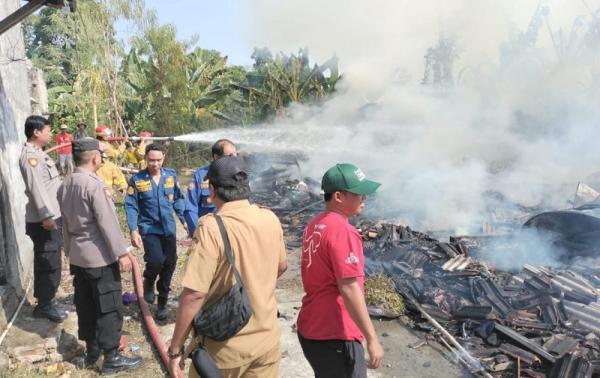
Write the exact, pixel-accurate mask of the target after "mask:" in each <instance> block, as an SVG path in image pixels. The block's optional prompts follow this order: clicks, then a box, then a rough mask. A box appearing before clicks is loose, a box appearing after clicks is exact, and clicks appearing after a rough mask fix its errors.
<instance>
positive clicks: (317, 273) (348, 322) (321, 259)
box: [298, 211, 365, 341]
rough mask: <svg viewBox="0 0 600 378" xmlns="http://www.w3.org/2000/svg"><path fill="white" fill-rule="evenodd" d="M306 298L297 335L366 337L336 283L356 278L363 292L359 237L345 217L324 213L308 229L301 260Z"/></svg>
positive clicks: (317, 338)
mask: <svg viewBox="0 0 600 378" xmlns="http://www.w3.org/2000/svg"><path fill="white" fill-rule="evenodd" d="M301 259H302V260H301V273H302V284H303V286H304V292H305V293H306V294H305V295H304V298H303V299H302V308H301V309H300V313H299V315H298V332H299V333H300V334H301V335H302V336H303V337H304V338H307V339H312V340H358V341H362V340H363V339H364V336H363V335H362V333H361V332H360V330H359V328H358V326H357V325H356V323H354V320H352V318H351V317H350V314H349V313H348V310H347V309H346V305H345V304H344V300H343V298H342V296H341V294H340V292H339V289H338V285H337V280H338V279H342V278H356V279H357V281H358V283H359V285H360V287H361V289H362V290H363V291H364V263H365V262H364V256H363V249H362V241H361V237H360V234H359V233H358V231H357V230H356V228H354V226H352V225H351V224H350V223H349V222H348V220H347V219H346V218H344V217H343V216H342V215H340V214H338V213H335V212H332V211H325V212H323V213H321V214H319V215H317V217H315V218H314V219H313V220H312V221H311V222H310V223H309V224H308V226H307V227H306V229H305V231H304V236H303V240H302V257H301Z"/></svg>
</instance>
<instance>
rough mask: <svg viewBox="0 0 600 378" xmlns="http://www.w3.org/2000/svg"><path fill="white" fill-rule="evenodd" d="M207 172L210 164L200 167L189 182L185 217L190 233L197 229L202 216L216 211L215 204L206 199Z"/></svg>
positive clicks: (207, 192)
mask: <svg viewBox="0 0 600 378" xmlns="http://www.w3.org/2000/svg"><path fill="white" fill-rule="evenodd" d="M206 173H208V166H206V167H202V168H200V169H198V170H197V171H196V172H194V175H193V176H192V178H191V179H190V182H189V184H188V193H187V194H188V195H187V200H186V201H185V212H184V218H185V222H186V223H187V227H188V231H189V233H190V235H192V234H193V233H194V231H195V230H196V225H197V224H198V219H199V218H200V217H201V216H203V215H206V214H208V213H214V212H215V205H213V204H212V203H208V202H207V201H206V199H207V198H208V195H209V191H208V180H207V179H206Z"/></svg>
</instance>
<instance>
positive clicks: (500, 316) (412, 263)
mask: <svg viewBox="0 0 600 378" xmlns="http://www.w3.org/2000/svg"><path fill="white" fill-rule="evenodd" d="M357 227H358V228H359V229H360V230H361V233H362V235H363V238H364V239H365V242H364V246H365V255H366V256H367V264H366V270H367V274H381V273H383V274H386V275H388V276H390V277H392V279H393V280H394V282H395V284H396V288H397V290H398V291H399V292H400V293H401V294H402V295H404V296H405V297H407V298H409V299H410V300H409V303H408V307H409V309H410V308H411V303H410V302H411V300H412V310H413V313H414V314H415V315H416V316H415V317H414V318H415V319H417V321H416V323H415V325H416V326H418V327H420V328H422V329H426V330H431V331H432V332H433V334H435V335H436V336H438V337H437V338H438V339H440V338H441V339H444V340H441V341H443V343H444V344H445V345H448V341H449V340H448V338H450V339H452V340H450V341H452V342H454V343H455V344H454V345H456V346H457V347H458V348H459V350H458V351H457V352H456V353H457V357H458V358H459V359H461V360H463V361H465V360H466V361H467V362H468V361H469V360H470V361H476V362H477V366H473V364H472V363H471V364H468V365H470V366H469V367H471V368H472V369H473V370H478V371H479V372H480V373H483V374H484V375H487V376H490V375H492V376H503V377H504V376H507V377H508V376H516V377H520V376H530V377H591V376H592V375H597V374H600V341H599V339H598V335H600V301H599V300H598V290H597V288H600V274H598V273H597V271H596V270H594V269H593V268H592V267H590V268H586V267H578V268H577V269H575V268H570V269H569V270H565V269H562V270H559V269H549V268H543V267H534V266H527V265H526V266H524V267H523V270H522V271H521V272H520V273H518V274H512V273H508V272H501V271H495V270H494V269H493V267H490V266H488V265H487V264H486V263H485V262H484V261H478V260H477V258H475V257H474V256H475V252H476V251H477V250H478V249H481V248H485V247H486V238H485V237H484V238H479V239H478V238H474V237H456V238H450V239H449V242H447V243H446V242H440V241H438V240H436V239H434V238H431V237H430V236H428V235H426V234H423V233H420V232H416V231H413V230H411V229H410V228H409V227H404V226H397V225H393V224H378V225H373V224H368V223H363V224H359V225H357ZM417 310H419V311H417ZM423 318H432V319H430V321H429V322H427V321H423V320H421V319H423ZM433 323H435V324H437V326H438V327H437V328H435V327H432V326H431V324H433ZM439 326H441V327H439ZM440 331H441V332H440ZM445 331H447V332H445ZM444 335H445V336H447V337H444ZM452 342H451V343H450V344H452ZM461 346H462V348H461ZM448 347H450V348H451V346H450V345H448ZM465 355H467V356H466V358H465Z"/></svg>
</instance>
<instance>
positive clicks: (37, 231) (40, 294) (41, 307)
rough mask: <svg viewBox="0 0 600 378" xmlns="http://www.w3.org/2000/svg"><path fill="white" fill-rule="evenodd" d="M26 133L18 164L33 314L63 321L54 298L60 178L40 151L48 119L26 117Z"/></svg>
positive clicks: (57, 278)
mask: <svg viewBox="0 0 600 378" xmlns="http://www.w3.org/2000/svg"><path fill="white" fill-rule="evenodd" d="M25 136H26V137H27V143H25V145H24V146H23V150H22V151H21V157H20V160H19V167H20V168H21V173H22V175H23V180H24V181H25V187H26V194H27V199H28V202H27V206H26V208H25V220H26V223H27V224H26V226H25V231H26V233H27V235H29V237H30V238H31V240H32V241H33V252H34V257H33V296H34V297H35V298H37V301H38V304H37V306H36V307H35V309H34V310H33V316H34V317H36V318H48V319H50V320H51V321H54V322H62V321H63V320H64V319H65V318H66V317H67V316H66V314H65V313H64V312H63V311H62V310H60V309H58V308H57V307H56V305H55V303H54V302H53V299H54V296H55V295H56V290H57V289H58V284H59V283H60V268H61V266H60V265H61V254H60V248H61V246H62V235H61V224H62V223H61V215H60V209H59V206H58V201H57V200H56V191H57V190H58V187H59V186H60V184H61V182H62V179H61V177H60V174H59V173H58V170H57V169H56V165H55V164H54V161H52V159H50V157H49V156H48V155H47V154H46V153H45V152H44V151H42V147H43V146H45V145H47V144H48V143H49V142H50V140H51V139H52V130H51V128H50V123H49V122H48V120H47V119H45V118H44V117H40V116H30V117H28V118H27V120H26V121H25Z"/></svg>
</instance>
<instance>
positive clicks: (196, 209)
mask: <svg viewBox="0 0 600 378" xmlns="http://www.w3.org/2000/svg"><path fill="white" fill-rule="evenodd" d="M236 155H237V150H236V147H235V144H233V142H232V141H230V140H229V139H219V140H218V141H216V142H215V144H213V146H212V157H213V161H214V160H217V159H218V158H220V157H223V156H236ZM207 172H208V166H206V167H202V168H199V169H198V170H197V171H196V172H194V175H193V176H192V178H191V179H190V181H189V183H188V193H187V194H188V195H187V200H186V202H185V213H184V217H185V222H186V224H187V228H188V232H189V234H190V236H191V235H193V234H194V231H195V230H196V225H197V224H198V219H199V218H200V217H201V216H203V215H205V214H208V213H214V212H215V205H213V204H212V203H210V202H209V201H208V197H209V195H210V193H209V191H208V179H207V178H206V173H207Z"/></svg>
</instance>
